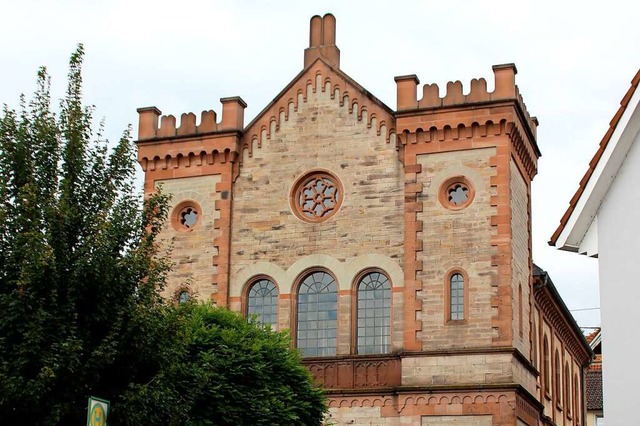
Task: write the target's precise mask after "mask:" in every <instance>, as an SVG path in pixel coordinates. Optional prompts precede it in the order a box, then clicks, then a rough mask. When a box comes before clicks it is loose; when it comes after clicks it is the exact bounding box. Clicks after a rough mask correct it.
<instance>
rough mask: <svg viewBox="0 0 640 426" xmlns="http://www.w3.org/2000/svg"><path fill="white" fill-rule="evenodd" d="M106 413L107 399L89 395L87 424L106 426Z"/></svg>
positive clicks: (107, 412)
mask: <svg viewBox="0 0 640 426" xmlns="http://www.w3.org/2000/svg"><path fill="white" fill-rule="evenodd" d="M108 415H109V401H107V400H106V399H101V398H96V397H95V396H90V397H89V407H88V408H87V426H107V416H108Z"/></svg>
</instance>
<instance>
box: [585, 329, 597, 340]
mask: <svg viewBox="0 0 640 426" xmlns="http://www.w3.org/2000/svg"><path fill="white" fill-rule="evenodd" d="M598 333H600V329H599V328H596V329H595V330H594V331H593V332H591V333H589V334H587V335H586V336H584V338H585V339H587V343H591V342H592V341H593V339H595V338H596V336H597V335H598Z"/></svg>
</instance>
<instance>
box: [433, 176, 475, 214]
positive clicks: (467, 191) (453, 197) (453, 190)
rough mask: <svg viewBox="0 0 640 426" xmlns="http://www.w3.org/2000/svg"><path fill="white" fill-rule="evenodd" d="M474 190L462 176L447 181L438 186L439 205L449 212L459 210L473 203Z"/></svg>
mask: <svg viewBox="0 0 640 426" xmlns="http://www.w3.org/2000/svg"><path fill="white" fill-rule="evenodd" d="M474 196H475V189H474V187H473V185H471V182H470V181H469V180H468V179H467V178H466V177H464V176H456V177H452V178H449V179H447V180H446V181H444V182H443V183H442V185H441V186H440V191H439V195H438V198H439V199H440V204H442V205H443V206H444V207H446V208H447V209H450V210H460V209H463V208H465V207H467V206H468V205H469V204H471V202H472V201H473V197H474Z"/></svg>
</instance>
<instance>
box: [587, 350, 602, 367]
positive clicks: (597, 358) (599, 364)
mask: <svg viewBox="0 0 640 426" xmlns="http://www.w3.org/2000/svg"><path fill="white" fill-rule="evenodd" d="M587 369H588V370H589V371H602V355H601V354H597V355H596V356H595V358H593V361H591V364H589V367H588V368H587Z"/></svg>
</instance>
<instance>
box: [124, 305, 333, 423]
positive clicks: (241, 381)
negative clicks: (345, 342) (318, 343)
mask: <svg viewBox="0 0 640 426" xmlns="http://www.w3.org/2000/svg"><path fill="white" fill-rule="evenodd" d="M177 315H179V316H181V317H182V318H183V321H184V325H185V327H184V329H183V333H182V334H181V339H182V341H183V343H184V344H183V345H181V350H180V353H179V354H176V355H175V358H174V359H173V362H172V363H171V365H170V366H169V368H166V369H164V370H163V371H162V373H161V374H160V375H159V376H158V377H157V380H155V381H153V382H151V383H149V384H146V385H143V386H140V388H139V389H137V391H136V392H135V395H144V396H145V397H144V398H142V399H141V400H135V398H134V399H133V400H132V401H130V402H131V406H128V407H127V408H128V409H127V411H128V412H131V413H136V412H142V411H144V410H141V409H140V408H138V407H137V405H138V404H139V403H140V401H144V402H145V403H146V401H148V400H149V398H148V396H149V395H153V396H154V397H153V398H151V399H155V398H158V397H161V398H164V400H165V402H166V401H177V402H178V403H179V406H180V409H172V410H165V411H161V410H158V411H157V412H156V413H154V415H155V417H154V418H153V419H151V421H150V422H149V423H151V424H168V425H173V424H175V425H177V424H187V425H229V426H232V425H318V424H320V421H321V419H322V417H323V415H324V412H325V405H324V396H323V393H322V391H321V390H320V389H318V388H316V387H315V386H314V385H313V384H312V381H311V377H310V374H309V372H308V371H307V369H306V368H305V367H304V366H303V365H302V364H301V362H300V355H299V353H298V352H297V351H295V350H292V349H291V339H290V336H289V335H288V333H285V332H274V331H272V330H271V329H270V328H268V327H264V326H262V325H261V324H259V323H257V322H255V321H254V320H251V321H247V320H245V319H244V318H243V317H242V316H241V315H240V314H238V313H236V312H231V311H228V310H226V309H223V308H217V307H213V306H211V305H208V304H187V305H182V306H181V307H180V308H179V309H178V312H177ZM171 405H172V404H171V403H169V404H166V403H164V404H158V406H163V407H170V406H171ZM133 420H135V421H134V422H133V423H137V422H140V423H144V422H145V420H147V422H148V420H149V417H148V415H147V416H146V418H143V417H141V416H140V417H138V418H136V419H133Z"/></svg>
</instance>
